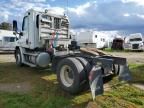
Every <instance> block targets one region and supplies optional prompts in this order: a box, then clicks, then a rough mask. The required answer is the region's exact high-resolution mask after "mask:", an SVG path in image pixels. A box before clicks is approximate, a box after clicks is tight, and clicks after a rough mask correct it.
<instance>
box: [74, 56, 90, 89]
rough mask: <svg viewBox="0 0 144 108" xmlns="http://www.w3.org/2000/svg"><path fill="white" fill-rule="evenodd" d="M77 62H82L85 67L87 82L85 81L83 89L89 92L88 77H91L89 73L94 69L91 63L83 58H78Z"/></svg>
mask: <svg viewBox="0 0 144 108" xmlns="http://www.w3.org/2000/svg"><path fill="white" fill-rule="evenodd" d="M76 59H77V60H79V61H80V63H81V64H82V65H83V67H84V71H85V74H84V75H85V80H84V81H83V83H84V84H83V87H82V90H88V89H89V79H88V76H89V73H90V71H91V69H92V66H91V65H90V63H89V62H88V61H87V60H86V59H85V58H83V57H76Z"/></svg>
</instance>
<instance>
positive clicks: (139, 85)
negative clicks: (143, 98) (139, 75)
mask: <svg viewBox="0 0 144 108" xmlns="http://www.w3.org/2000/svg"><path fill="white" fill-rule="evenodd" d="M132 85H133V86H134V87H137V88H139V89H141V90H144V84H136V83H135V84H132Z"/></svg>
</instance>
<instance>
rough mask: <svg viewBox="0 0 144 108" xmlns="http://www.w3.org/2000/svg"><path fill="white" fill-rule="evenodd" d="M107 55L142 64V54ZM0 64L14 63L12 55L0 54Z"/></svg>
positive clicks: (116, 53)
mask: <svg viewBox="0 0 144 108" xmlns="http://www.w3.org/2000/svg"><path fill="white" fill-rule="evenodd" d="M106 53H107V54H110V55H113V56H117V57H124V58H127V60H128V63H133V64H135V63H139V64H144V52H106ZM0 62H15V58H14V55H13V54H0Z"/></svg>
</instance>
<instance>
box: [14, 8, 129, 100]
mask: <svg viewBox="0 0 144 108" xmlns="http://www.w3.org/2000/svg"><path fill="white" fill-rule="evenodd" d="M13 31H14V33H15V34H19V39H18V40H17V42H16V47H15V59H16V64H17V65H18V66H23V65H28V66H30V67H47V66H48V65H49V64H51V68H52V70H53V71H54V72H56V75H57V79H58V83H59V84H60V87H61V88H62V89H63V90H65V91H66V92H68V93H71V94H76V93H80V92H81V91H83V90H84V88H86V87H87V86H88V85H89V87H90V88H91V92H92V96H93V99H94V98H95V96H96V95H98V94H102V93H103V77H105V76H107V75H111V74H113V75H118V76H119V78H120V79H123V80H128V79H129V78H130V77H129V71H128V67H127V62H126V59H125V58H119V57H113V56H108V55H105V54H103V53H101V52H98V51H97V54H98V55H96V54H95V53H92V52H95V51H94V50H92V49H91V51H90V50H88V49H81V48H80V47H79V46H78V45H77V42H76V41H72V40H71V37H70V35H69V19H68V17H67V16H66V15H58V14H57V13H55V12H53V13H52V12H49V11H48V10H45V11H41V12H39V11H36V10H33V9H30V10H28V11H27V12H26V13H25V15H24V17H23V22H22V31H18V28H17V21H16V20H14V21H13Z"/></svg>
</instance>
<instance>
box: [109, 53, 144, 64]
mask: <svg viewBox="0 0 144 108" xmlns="http://www.w3.org/2000/svg"><path fill="white" fill-rule="evenodd" d="M107 54H111V55H113V56H117V57H124V58H127V61H128V63H132V64H144V52H107Z"/></svg>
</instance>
